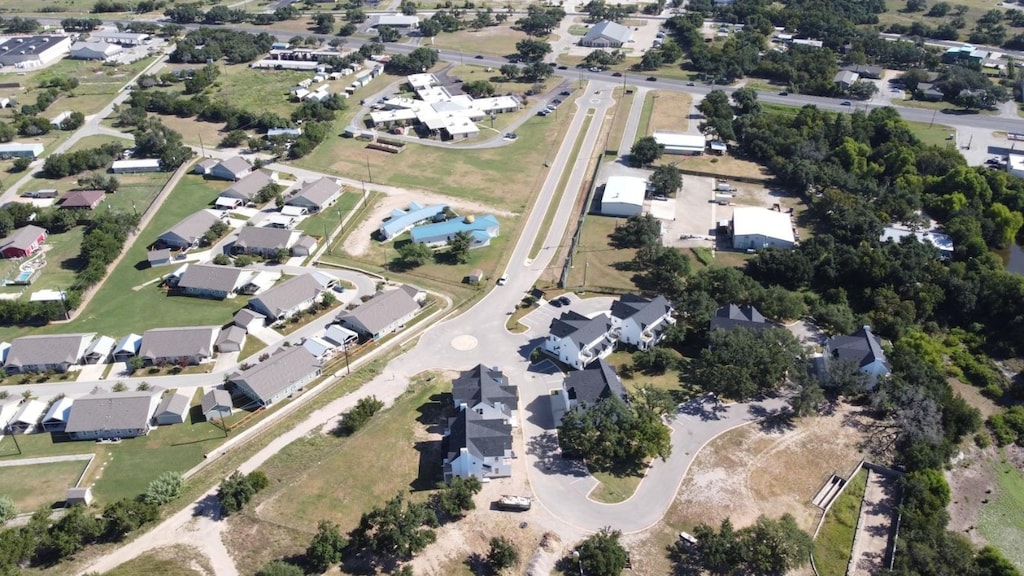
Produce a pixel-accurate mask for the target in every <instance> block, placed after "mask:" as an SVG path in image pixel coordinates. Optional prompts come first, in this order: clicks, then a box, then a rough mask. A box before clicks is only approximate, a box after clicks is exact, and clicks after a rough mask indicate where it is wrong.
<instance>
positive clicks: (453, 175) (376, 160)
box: [294, 87, 572, 213]
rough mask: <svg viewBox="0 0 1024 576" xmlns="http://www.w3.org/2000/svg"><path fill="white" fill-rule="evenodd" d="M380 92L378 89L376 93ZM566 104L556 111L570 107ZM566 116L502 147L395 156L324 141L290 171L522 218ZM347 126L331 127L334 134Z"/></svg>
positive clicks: (539, 120) (412, 150)
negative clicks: (452, 199) (434, 196)
mask: <svg viewBox="0 0 1024 576" xmlns="http://www.w3.org/2000/svg"><path fill="white" fill-rule="evenodd" d="M377 89H378V90H379V89H380V88H379V87H378V88H377ZM571 105H572V104H571V102H569V101H568V100H567V101H566V103H565V104H563V105H562V108H566V106H571ZM571 117H572V115H571V114H560V115H558V116H557V118H556V117H555V115H554V114H552V115H550V116H544V117H542V116H535V117H533V118H530V119H529V120H527V121H526V123H524V124H523V125H522V126H521V127H520V128H518V129H517V130H516V134H517V135H518V136H519V138H518V139H517V140H516V142H515V143H513V144H511V145H510V146H508V147H504V146H503V147H499V148H489V149H482V150H459V149H454V150H453V149H447V148H435V147H428V146H417V145H415V144H412V145H409V146H407V147H406V150H405V151H404V152H402V153H401V154H397V155H396V154H389V153H387V152H380V151H371V150H367V149H366V143H365V142H361V141H359V140H354V139H350V138H340V137H339V138H336V139H328V141H327V142H324V143H323V144H321V145H320V146H318V147H317V149H316V150H314V151H313V153H312V154H310V155H309V156H306V157H305V158H302V159H300V160H297V161H295V162H294V164H295V165H297V166H300V167H302V168H308V169H310V170H316V171H319V172H327V173H334V174H339V175H346V176H349V177H358V178H362V175H363V174H366V173H367V170H368V168H367V166H369V172H370V173H369V174H368V176H371V178H370V179H371V180H372V181H373V182H376V183H380V184H388V185H391V186H400V187H404V188H410V189H414V190H416V189H420V190H423V189H425V190H434V191H438V192H442V193H444V194H449V195H452V196H457V197H460V198H466V199H469V200H474V201H478V202H481V203H483V204H488V205H491V206H494V207H495V208H502V209H505V210H509V211H512V212H519V213H522V212H523V211H524V210H525V209H526V207H527V204H528V203H529V201H530V199H531V198H532V197H533V194H534V192H535V191H536V190H538V189H539V188H540V186H541V184H542V183H543V181H544V177H545V175H546V174H545V170H544V168H543V166H544V160H545V159H549V158H551V157H553V155H554V153H555V150H556V147H557V146H558V143H559V142H560V141H561V138H562V136H563V134H564V133H565V130H566V127H567V126H568V123H569V121H570V119H571ZM346 123H347V122H345V121H344V120H341V121H339V122H336V123H335V128H336V129H337V130H336V133H340V132H341V130H343V129H344V126H345V124H346Z"/></svg>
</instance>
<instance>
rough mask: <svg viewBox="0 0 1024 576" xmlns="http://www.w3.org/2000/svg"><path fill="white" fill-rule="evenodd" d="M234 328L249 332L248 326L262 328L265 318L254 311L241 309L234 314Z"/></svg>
mask: <svg viewBox="0 0 1024 576" xmlns="http://www.w3.org/2000/svg"><path fill="white" fill-rule="evenodd" d="M233 322H234V324H235V326H238V327H239V328H242V329H245V330H249V327H250V326H263V325H264V324H266V323H267V317H266V316H264V315H263V314H260V313H259V312H257V311H255V310H251V309H249V308H242V309H241V310H239V311H238V312H235V317H234V319H233Z"/></svg>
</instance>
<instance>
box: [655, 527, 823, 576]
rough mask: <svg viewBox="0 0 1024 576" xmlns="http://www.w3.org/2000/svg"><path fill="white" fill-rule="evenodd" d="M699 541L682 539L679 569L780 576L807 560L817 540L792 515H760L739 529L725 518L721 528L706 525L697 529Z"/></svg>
mask: <svg viewBox="0 0 1024 576" xmlns="http://www.w3.org/2000/svg"><path fill="white" fill-rule="evenodd" d="M693 536H694V537H695V538H696V539H697V543H696V544H693V545H691V544H690V543H688V542H685V541H682V540H680V541H679V542H678V543H677V544H675V545H674V546H673V548H672V558H673V560H675V562H676V564H677V566H679V567H680V569H681V570H680V571H681V572H684V573H689V572H690V571H693V570H697V571H706V572H707V573H709V574H723V575H724V574H749V575H750V576H779V575H781V574H786V573H788V572H789V571H791V570H793V569H795V568H799V567H800V566H803V565H804V564H806V563H807V559H808V557H809V556H810V553H811V549H812V548H813V547H814V543H813V541H812V540H811V536H810V535H809V534H807V533H806V532H804V531H803V530H801V529H800V527H799V526H797V524H796V520H795V519H794V518H793V517H792V516H790V515H789V514H785V515H783V516H782V517H781V518H779V519H778V520H772V519H771V518H767V517H765V516H760V517H758V519H757V520H756V521H755V522H754V524H753V525H751V526H748V527H746V528H742V529H740V530H736V529H735V528H733V525H732V522H731V521H730V520H729V519H728V518H726V519H725V520H723V521H722V523H721V525H720V526H719V528H718V530H715V529H714V528H713V527H711V526H708V525H707V524H701V525H699V526H697V528H696V529H694V532H693Z"/></svg>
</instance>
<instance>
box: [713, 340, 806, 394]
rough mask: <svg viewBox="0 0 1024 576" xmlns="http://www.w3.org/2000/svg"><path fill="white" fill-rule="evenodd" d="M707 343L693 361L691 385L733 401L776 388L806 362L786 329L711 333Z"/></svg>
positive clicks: (799, 348)
mask: <svg viewBox="0 0 1024 576" xmlns="http://www.w3.org/2000/svg"><path fill="white" fill-rule="evenodd" d="M708 341H709V344H708V347H707V348H705V349H704V350H701V352H700V355H698V356H697V358H696V359H695V360H694V362H693V382H694V383H695V384H697V385H698V386H700V387H701V389H703V390H705V391H707V392H713V393H715V394H718V395H720V396H723V397H725V398H731V399H734V400H741V401H743V400H748V399H750V398H753V397H754V396H756V395H758V394H763V393H766V392H772V391H774V390H777V389H779V388H780V387H782V386H783V385H784V384H785V383H786V380H787V377H788V376H789V375H790V372H791V371H792V370H793V369H794V368H796V366H797V363H798V362H804V361H805V358H804V354H803V349H802V348H801V346H800V343H799V342H798V341H797V340H796V338H795V337H794V336H793V334H792V333H791V332H790V331H789V330H786V329H785V328H768V329H766V330H761V331H753V330H748V329H746V328H736V329H733V330H713V331H712V332H711V333H710V334H709V337H708Z"/></svg>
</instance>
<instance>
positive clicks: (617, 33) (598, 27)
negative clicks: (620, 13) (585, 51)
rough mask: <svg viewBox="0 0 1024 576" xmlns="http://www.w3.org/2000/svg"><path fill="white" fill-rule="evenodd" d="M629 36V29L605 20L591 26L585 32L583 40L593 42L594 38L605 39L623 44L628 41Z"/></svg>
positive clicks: (630, 33)
mask: <svg viewBox="0 0 1024 576" xmlns="http://www.w3.org/2000/svg"><path fill="white" fill-rule="evenodd" d="M631 35H632V32H630V30H629V28H627V27H626V26H623V25H622V24H618V23H616V22H611V21H608V20H605V21H603V22H598V23H597V24H594V25H593V26H591V27H590V30H587V33H586V35H584V37H583V38H584V40H593V39H595V38H599V37H605V38H610V39H612V40H615V41H617V42H621V43H623V44H625V43H626V42H628V41H629V37H630V36H631Z"/></svg>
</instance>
